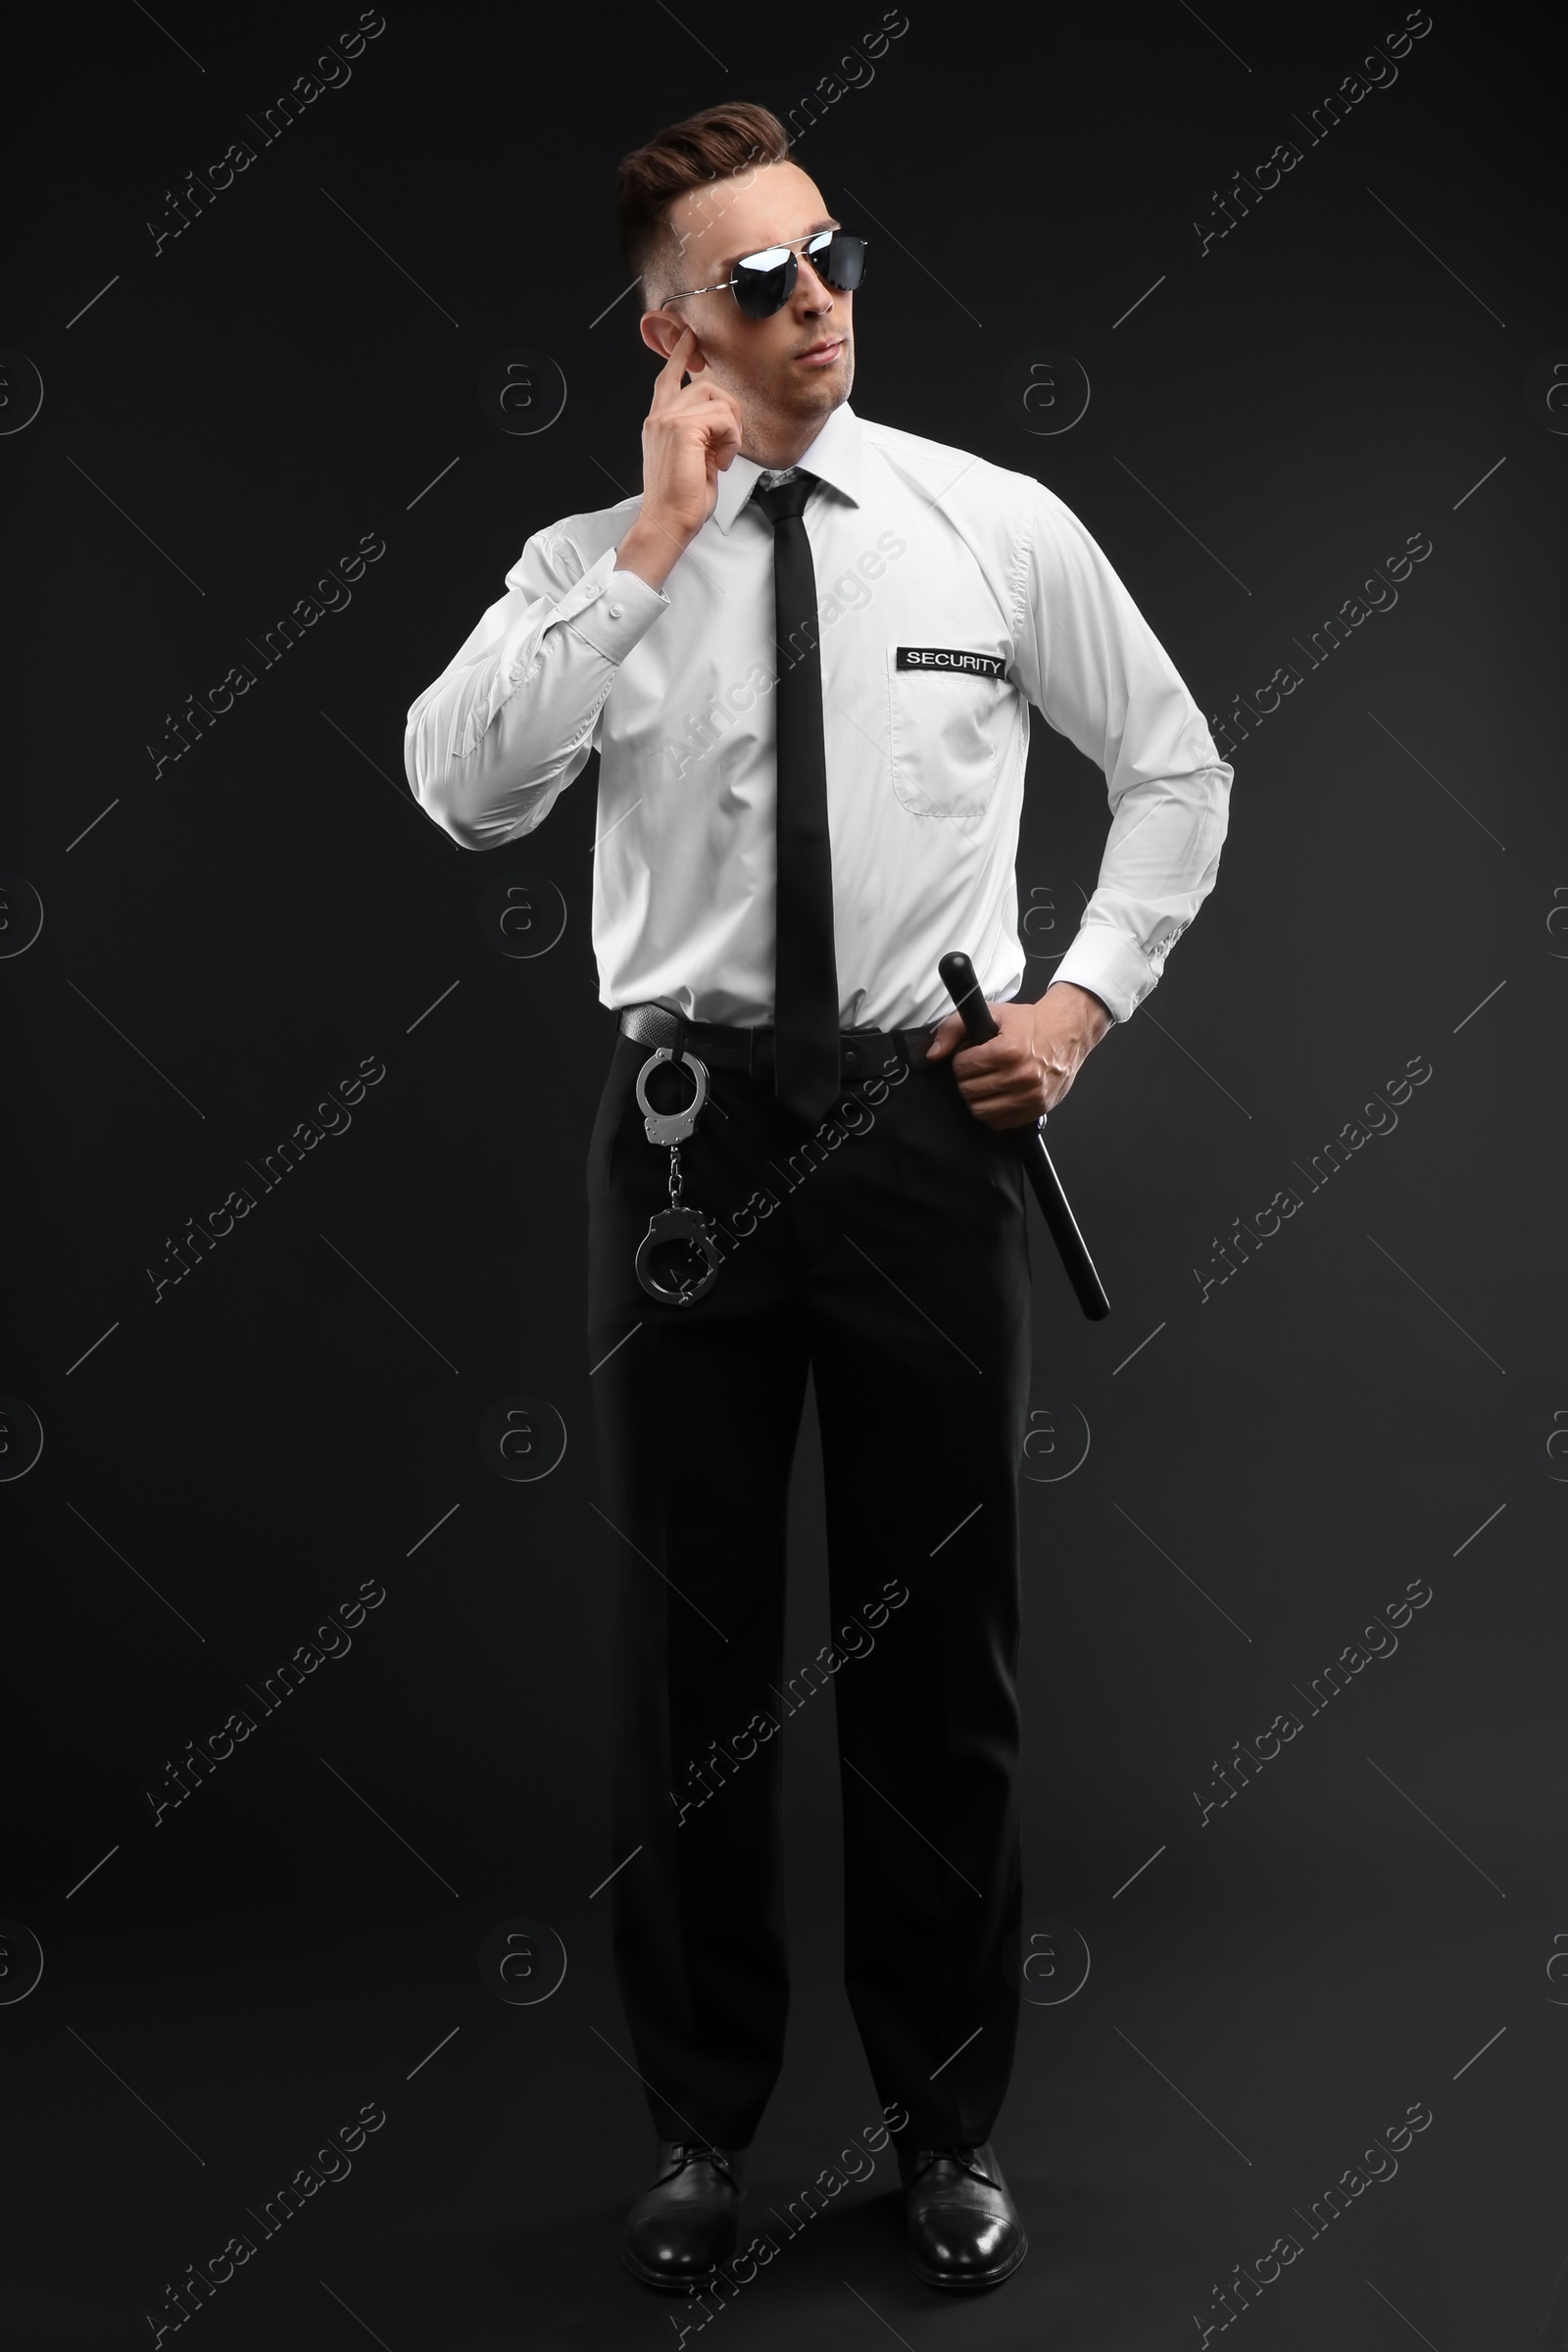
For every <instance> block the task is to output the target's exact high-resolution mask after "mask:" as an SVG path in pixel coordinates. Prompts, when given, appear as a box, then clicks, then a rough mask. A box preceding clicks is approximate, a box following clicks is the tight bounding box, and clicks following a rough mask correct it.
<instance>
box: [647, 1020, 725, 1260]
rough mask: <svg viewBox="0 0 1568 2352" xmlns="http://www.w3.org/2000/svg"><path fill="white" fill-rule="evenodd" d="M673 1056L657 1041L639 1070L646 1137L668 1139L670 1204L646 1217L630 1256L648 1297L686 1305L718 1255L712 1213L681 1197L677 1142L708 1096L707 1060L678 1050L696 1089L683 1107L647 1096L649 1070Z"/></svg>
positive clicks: (690, 1129) (687, 1136)
mask: <svg viewBox="0 0 1568 2352" xmlns="http://www.w3.org/2000/svg"><path fill="white" fill-rule="evenodd" d="M673 1059H674V1054H673V1053H672V1051H671V1049H670V1048H669V1047H668V1046H659V1047H657V1048H656V1049H655V1051H654V1052H653V1053H652V1054H650V1055H649V1056H648V1059H647V1060H646V1061H645V1062H644V1063H643V1066H642V1068H641V1069H640V1070H639V1071H638V1073H637V1107H638V1109H639V1110H640V1111H641V1112H642V1114H643V1128H644V1131H645V1133H646V1134H647V1137H648V1141H649V1142H650V1143H651V1144H657V1145H660V1146H666V1145H667V1147H668V1150H669V1206H668V1207H667V1208H662V1209H660V1210H659V1211H658V1212H657V1213H656V1214H655V1215H654V1216H652V1217H651V1218H650V1219H649V1221H648V1231H647V1232H646V1233H645V1234H644V1235H643V1238H642V1240H641V1241H640V1242H639V1243H638V1245H637V1255H636V1258H635V1260H634V1261H633V1262H634V1264H635V1267H636V1272H637V1279H638V1281H639V1282H640V1283H641V1284H642V1287H643V1289H644V1290H645V1291H646V1292H647V1293H648V1296H649V1297H650V1299H660V1300H661V1301H662V1303H663V1304H665V1305H667V1306H690V1305H692V1304H693V1303H694V1301H695V1300H697V1299H702V1298H704V1297H706V1296H707V1294H708V1292H710V1291H711V1289H712V1287H713V1285H714V1283H715V1282H716V1281H717V1280H718V1269H719V1266H720V1264H721V1263H722V1260H721V1258H720V1256H719V1252H718V1250H717V1249H716V1248H715V1247H714V1244H713V1239H712V1236H713V1230H714V1224H713V1219H712V1218H711V1217H705V1216H704V1215H703V1214H702V1212H701V1210H699V1209H695V1208H686V1207H684V1206H683V1205H682V1202H681V1173H680V1148H681V1145H682V1144H684V1143H686V1142H687V1141H688V1140H689V1139H690V1137H691V1135H692V1133H693V1131H694V1130H695V1128H696V1125H697V1121H698V1117H699V1114H700V1113H701V1111H702V1107H703V1104H704V1103H706V1102H707V1101H708V1070H707V1067H706V1065H705V1064H704V1063H703V1062H701V1061H699V1060H698V1058H697V1056H696V1054H682V1055H681V1064H682V1067H683V1068H685V1069H687V1070H689V1071H690V1072H691V1076H692V1081H693V1084H694V1086H695V1087H696V1090H697V1091H696V1093H695V1094H694V1095H693V1097H692V1099H691V1101H690V1102H689V1103H687V1104H686V1106H685V1108H684V1109H683V1110H671V1111H660V1110H655V1108H654V1107H653V1105H652V1103H650V1102H649V1100H648V1078H649V1074H650V1072H651V1071H653V1070H656V1069H657V1068H658V1067H659V1064H660V1063H661V1062H662V1061H672V1060H673ZM699 1261H700V1262H699Z"/></svg>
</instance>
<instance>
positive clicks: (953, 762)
mask: <svg viewBox="0 0 1568 2352" xmlns="http://www.w3.org/2000/svg"><path fill="white" fill-rule="evenodd" d="M886 660H887V686H888V753H889V758H890V760H891V761H892V769H893V789H894V791H895V792H896V793H897V795H898V797H899V800H900V801H901V802H902V804H903V806H904V807H905V808H906V809H908V810H909V812H910V814H911V815H913V816H933V817H943V818H946V819H947V820H948V822H949V823H951V824H955V825H956V826H957V827H958V828H959V830H960V831H964V832H966V831H968V830H969V829H970V828H971V827H972V826H974V825H975V824H977V823H978V822H979V820H980V818H981V817H982V816H983V815H984V814H985V811H986V809H988V808H989V806H990V804H991V799H992V795H993V794H994V793H995V791H996V788H997V780H998V777H999V776H1000V775H1001V773H1002V762H1003V751H1004V747H1005V744H1006V743H1007V742H1008V741H1009V740H1010V737H1011V734H1012V731H1013V728H1014V726H1015V724H1016V712H1015V710H1014V705H1015V703H1016V700H1017V697H1016V695H1015V694H1014V692H1013V689H1012V688H1011V686H1009V685H1008V683H1007V680H1006V678H1005V674H1004V673H1005V668H1006V660H1007V658H1006V656H1005V654H1003V653H999V652H996V651H994V650H989V649H985V648H983V647H981V646H978V645H977V646H974V647H972V648H967V649H966V648H963V647H949V646H897V645H890V646H889V647H888V649H887V656H886Z"/></svg>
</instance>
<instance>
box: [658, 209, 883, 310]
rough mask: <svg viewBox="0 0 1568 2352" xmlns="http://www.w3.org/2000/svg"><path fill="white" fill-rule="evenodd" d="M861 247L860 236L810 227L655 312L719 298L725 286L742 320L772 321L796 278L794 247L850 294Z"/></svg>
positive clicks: (672, 297) (860, 267)
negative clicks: (698, 298) (702, 297)
mask: <svg viewBox="0 0 1568 2352" xmlns="http://www.w3.org/2000/svg"><path fill="white" fill-rule="evenodd" d="M865 244H866V240H865V239H864V237H854V236H850V235H848V234H847V233H846V232H845V231H844V230H843V229H842V228H815V229H812V230H811V231H810V233H809V235H808V236H804V237H792V238H791V239H790V240H789V242H788V243H787V244H784V245H769V246H767V247H766V249H765V250H764V251H763V252H761V253H748V254H746V255H745V256H744V257H743V258H742V259H741V260H740V261H738V262H737V263H736V264H735V274H734V276H733V277H725V278H721V279H720V280H719V282H718V284H717V285H716V286H688V287H687V288H686V292H685V293H684V294H667V295H666V296H665V297H664V300H663V301H662V303H661V304H660V306H659V307H660V309H661V310H667V309H668V308H669V306H670V304H671V303H672V302H684V301H685V300H686V299H687V296H688V295H692V294H721V293H722V292H723V291H724V288H725V287H726V286H728V287H729V289H730V291H731V292H732V293H733V294H734V297H735V300H736V303H737V304H738V305H739V307H740V309H741V311H742V312H743V314H744V315H745V317H746V318H748V319H771V318H772V316H773V314H774V312H775V311H781V310H782V309H783V308H784V305H785V304H786V303H787V302H788V300H789V298H790V296H791V295H792V294H793V293H794V291H795V281H796V279H797V278H798V277H799V276H800V274H801V265H800V260H799V257H798V255H797V254H796V252H795V248H796V246H801V247H802V248H803V249H804V251H805V253H806V256H807V259H808V260H809V263H810V265H811V268H812V269H813V270H815V271H816V274H817V276H818V277H819V278H821V280H822V282H823V283H824V285H829V286H834V287H836V288H837V289H838V291H839V293H841V294H853V293H854V291H855V289H856V287H857V286H858V284H859V283H860V281H861V279H862V278H863V277H864V275H865Z"/></svg>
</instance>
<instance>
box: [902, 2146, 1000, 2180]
mask: <svg viewBox="0 0 1568 2352" xmlns="http://www.w3.org/2000/svg"><path fill="white" fill-rule="evenodd" d="M979 2153H980V2150H979V2146H978V2144H976V2143H971V2144H966V2145H964V2146H961V2147H951V2148H917V2149H916V2150H915V2154H914V2165H913V2169H912V2171H911V2172H910V2175H909V2180H910V2181H911V2182H913V2181H915V2180H918V2179H919V2178H920V2176H921V2174H922V2173H926V2172H929V2171H930V2169H931V2167H932V2165H934V2164H942V2163H946V2164H955V2165H956V2166H957V2167H958V2169H959V2171H960V2172H964V2173H967V2174H968V2175H969V2177H970V2179H971V2180H983V2181H984V2182H985V2184H986V2186H987V2187H988V2188H996V2187H999V2186H1000V2182H998V2181H997V2180H996V2179H995V2178H994V2177H993V2175H992V2174H990V2173H988V2172H987V2171H986V2170H985V2168H984V2166H983V2165H981V2164H979V2163H978V2162H977V2161H976V2159H977V2158H978V2156H979Z"/></svg>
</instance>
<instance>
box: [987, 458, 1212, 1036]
mask: <svg viewBox="0 0 1568 2352" xmlns="http://www.w3.org/2000/svg"><path fill="white" fill-rule="evenodd" d="M1033 491H1034V495H1033V496H1032V497H1031V498H1029V499H1027V500H1026V502H1025V514H1024V516H1023V537H1022V541H1021V544H1020V547H1019V551H1018V557H1017V563H1016V572H1015V583H1014V586H1015V601H1014V612H1013V630H1014V644H1015V662H1014V668H1013V680H1014V683H1015V684H1016V685H1017V686H1018V687H1019V688H1020V689H1021V691H1022V692H1023V693H1024V694H1026V695H1027V696H1028V698H1029V700H1030V702H1031V703H1033V704H1034V706H1035V708H1036V709H1037V710H1038V711H1040V713H1041V715H1042V716H1043V717H1044V718H1045V720H1046V721H1047V723H1048V725H1050V726H1052V727H1054V728H1055V730H1056V731H1057V733H1058V734H1061V735H1065V736H1066V738H1067V740H1068V741H1069V743H1072V744H1074V745H1076V747H1077V749H1078V750H1079V751H1080V752H1082V753H1083V754H1084V756H1085V758H1086V759H1089V760H1093V761H1094V762H1095V764H1096V766H1097V767H1099V768H1100V769H1101V770H1102V771H1103V775H1104V778H1105V790H1106V798H1107V800H1108V802H1109V805H1110V811H1111V823H1110V831H1109V835H1108V837H1107V839H1106V843H1105V849H1104V854H1103V858H1102V860H1101V866H1100V878H1099V882H1098V884H1097V886H1096V888H1095V890H1094V893H1093V895H1092V896H1091V898H1090V900H1089V904H1088V906H1087V907H1086V908H1085V909H1084V915H1083V921H1082V923H1081V925H1080V927H1079V930H1078V934H1077V937H1076V938H1075V939H1074V940H1073V942H1072V944H1071V946H1070V947H1069V948H1068V949H1067V951H1066V953H1065V955H1064V956H1062V957H1061V960H1060V962H1059V963H1058V964H1057V966H1056V970H1055V974H1054V979H1053V982H1052V985H1053V986H1054V985H1055V983H1056V982H1057V981H1061V980H1071V981H1074V982H1076V984H1077V985H1078V986H1079V987H1080V988H1086V989H1089V990H1091V991H1092V992H1093V993H1094V995H1096V996H1097V997H1099V998H1100V999H1101V1001H1102V1002H1103V1005H1105V1007H1106V1009H1107V1010H1108V1011H1109V1012H1110V1013H1111V1015H1112V1017H1113V1018H1114V1019H1116V1020H1118V1021H1125V1020H1127V1019H1128V1018H1129V1017H1130V1016H1131V1014H1132V1012H1133V1011H1134V1009H1135V1007H1136V1006H1137V1005H1140V1004H1142V1002H1143V1000H1144V999H1145V998H1146V997H1147V996H1149V995H1150V993H1151V992H1152V990H1153V989H1154V988H1155V987H1156V986H1157V985H1158V982H1159V978H1160V974H1161V972H1162V971H1163V969H1164V963H1165V957H1166V956H1167V955H1168V954H1169V953H1170V950H1171V948H1172V946H1173V945H1174V944H1175V942H1176V941H1177V940H1178V939H1179V938H1180V937H1181V934H1182V933H1183V932H1184V931H1185V930H1186V929H1187V927H1188V925H1189V924H1190V923H1191V922H1192V920H1193V918H1194V916H1195V915H1196V914H1197V912H1198V910H1199V908H1200V907H1201V905H1202V903H1203V901H1204V899H1205V898H1207V896H1208V894H1209V892H1210V891H1211V890H1212V889H1213V887H1214V881H1215V877H1216V875H1217V874H1218V871H1219V857H1220V850H1221V847H1222V845H1223V843H1224V840H1225V835H1226V831H1227V827H1228V824H1229V809H1230V788H1231V781H1232V772H1233V771H1232V769H1231V768H1230V766H1229V764H1228V763H1227V762H1226V761H1225V760H1221V759H1220V757H1219V755H1218V753H1217V752H1216V750H1215V748H1214V742H1213V738H1212V736H1211V735H1210V734H1209V731H1208V727H1207V725H1206V724H1205V722H1204V719H1203V716H1202V713H1201V711H1200V710H1199V708H1198V705H1197V704H1196V703H1195V702H1194V700H1193V697H1192V695H1191V694H1190V693H1189V692H1188V690H1187V688H1186V686H1185V685H1184V684H1183V683H1182V680H1181V677H1180V676H1179V674H1178V672H1177V670H1176V668H1175V665H1174V663H1173V662H1171V660H1170V657H1169V655H1168V654H1167V653H1166V652H1165V649H1164V647H1163V646H1162V645H1161V644H1160V642H1159V640H1158V638H1157V637H1156V636H1155V635H1154V633H1153V631H1152V629H1151V628H1150V626H1149V624H1148V622H1147V621H1146V620H1145V619H1144V617H1143V614H1142V613H1140V612H1139V610H1138V608H1137V606H1136V605H1135V604H1134V603H1133V600H1132V598H1131V597H1130V596H1129V595H1128V593H1127V590H1126V589H1125V587H1124V586H1123V585H1122V582H1121V581H1120V579H1119V578H1118V577H1117V575H1116V573H1115V571H1114V570H1113V569H1112V567H1111V564H1110V563H1109V562H1108V560H1107V558H1106V557H1105V555H1104V553H1103V550H1102V549H1101V548H1100V547H1099V546H1097V545H1096V543H1095V541H1094V539H1093V538H1092V537H1091V536H1090V534H1089V532H1088V531H1087V530H1086V529H1085V528H1084V526H1083V524H1082V523H1081V522H1080V521H1079V520H1078V518H1077V516H1076V515H1073V514H1072V513H1070V511H1069V510H1068V509H1067V508H1066V507H1064V506H1063V505H1062V503H1061V501H1060V499H1058V498H1056V497H1055V496H1054V493H1053V492H1052V491H1050V490H1048V489H1046V487H1045V485H1044V484H1043V483H1035V484H1034V485H1033Z"/></svg>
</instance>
